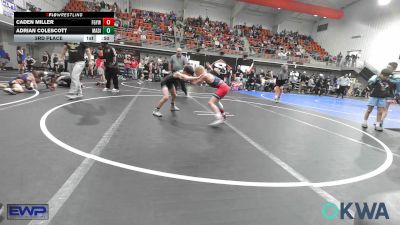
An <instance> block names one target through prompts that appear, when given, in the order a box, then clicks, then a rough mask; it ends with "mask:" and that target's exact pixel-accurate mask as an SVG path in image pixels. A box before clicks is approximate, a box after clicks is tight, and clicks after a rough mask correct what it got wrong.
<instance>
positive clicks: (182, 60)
mask: <svg viewBox="0 0 400 225" xmlns="http://www.w3.org/2000/svg"><path fill="white" fill-rule="evenodd" d="M187 64H188V61H187V59H186V57H184V56H182V49H181V48H177V49H176V54H175V55H173V56H171V58H170V60H169V66H168V67H169V68H168V69H169V71H170V72H171V73H175V72H177V71H180V70H182V69H183V67H184V66H185V65H187ZM178 82H179V83H180V85H181V88H182V91H183V92H184V93H185V95H186V96H187V95H188V93H187V89H186V84H185V81H184V80H179V81H178ZM175 88H176V89H177V88H178V87H175Z"/></svg>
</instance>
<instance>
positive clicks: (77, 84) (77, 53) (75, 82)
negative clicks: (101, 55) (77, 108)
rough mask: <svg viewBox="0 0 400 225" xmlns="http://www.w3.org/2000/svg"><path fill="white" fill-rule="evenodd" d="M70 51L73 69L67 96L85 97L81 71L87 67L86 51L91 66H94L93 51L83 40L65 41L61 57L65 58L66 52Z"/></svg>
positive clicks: (72, 97)
mask: <svg viewBox="0 0 400 225" xmlns="http://www.w3.org/2000/svg"><path fill="white" fill-rule="evenodd" d="M66 52H68V55H69V62H68V63H69V64H70V66H71V68H72V71H71V87H70V89H69V92H68V94H67V95H66V97H67V98H68V99H76V98H81V97H83V93H82V86H81V81H80V77H81V73H82V71H83V69H85V53H86V55H87V57H88V59H89V66H93V60H92V52H91V50H90V48H89V47H87V46H86V45H85V44H84V43H83V42H81V43H79V44H78V43H65V44H64V47H63V49H62V51H61V54H60V55H61V57H60V58H61V59H62V60H64V59H65V53H66Z"/></svg>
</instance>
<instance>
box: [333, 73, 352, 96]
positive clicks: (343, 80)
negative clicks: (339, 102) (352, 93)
mask: <svg viewBox="0 0 400 225" xmlns="http://www.w3.org/2000/svg"><path fill="white" fill-rule="evenodd" d="M337 82H338V85H339V89H338V91H337V95H336V98H339V95H340V94H341V95H342V98H343V96H344V95H346V92H347V88H348V87H349V86H350V78H349V75H347V74H346V75H344V76H342V77H339V79H338V81H337Z"/></svg>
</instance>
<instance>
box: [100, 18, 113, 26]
mask: <svg viewBox="0 0 400 225" xmlns="http://www.w3.org/2000/svg"><path fill="white" fill-rule="evenodd" d="M103 26H104V27H114V18H103Z"/></svg>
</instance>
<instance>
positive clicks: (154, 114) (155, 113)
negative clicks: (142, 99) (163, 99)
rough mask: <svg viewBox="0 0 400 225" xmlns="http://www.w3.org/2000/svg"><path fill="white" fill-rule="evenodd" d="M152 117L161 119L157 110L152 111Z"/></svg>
mask: <svg viewBox="0 0 400 225" xmlns="http://www.w3.org/2000/svg"><path fill="white" fill-rule="evenodd" d="M153 116H157V117H162V114H161V113H160V111H158V110H154V111H153Z"/></svg>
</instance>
